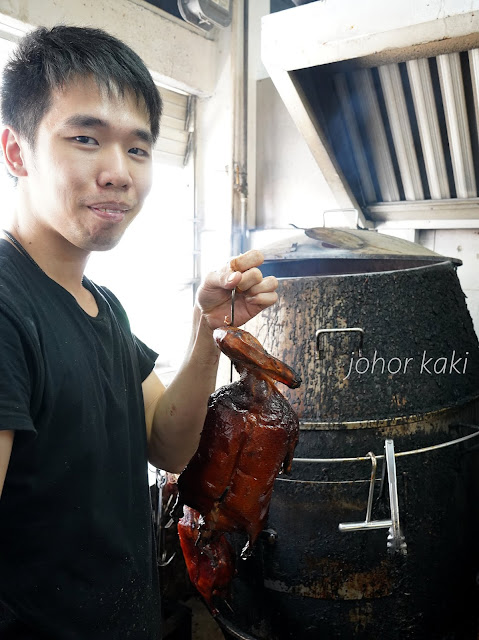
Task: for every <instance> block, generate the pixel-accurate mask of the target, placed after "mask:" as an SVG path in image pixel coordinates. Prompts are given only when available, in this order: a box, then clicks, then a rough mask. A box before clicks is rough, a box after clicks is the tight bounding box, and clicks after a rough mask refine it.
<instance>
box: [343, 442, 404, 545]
mask: <svg viewBox="0 0 479 640" xmlns="http://www.w3.org/2000/svg"><path fill="white" fill-rule="evenodd" d="M384 446H385V449H386V453H385V460H386V465H387V470H388V481H389V502H390V509H391V518H390V520H371V511H372V503H373V495H374V482H375V480H376V469H377V459H376V456H375V455H374V453H372V452H371V451H370V452H369V453H368V454H367V455H368V456H369V457H370V458H371V464H372V470H371V479H370V482H369V495H368V506H367V508H366V518H365V520H364V522H341V523H340V524H339V525H338V528H339V531H365V530H369V529H389V535H388V539H387V548H388V550H390V551H395V552H400V553H403V554H406V553H407V545H406V542H405V539H404V536H403V535H402V533H401V527H400V524H399V501H398V492H397V476H396V459H395V455H394V441H393V440H390V439H388V440H386V441H385V443H384Z"/></svg>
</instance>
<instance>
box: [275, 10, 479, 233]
mask: <svg viewBox="0 0 479 640" xmlns="http://www.w3.org/2000/svg"><path fill="white" fill-rule="evenodd" d="M262 58H263V62H264V64H265V66H266V68H267V70H268V72H269V74H270V76H271V78H272V80H273V82H274V84H275V86H276V88H277V90H278V92H279V94H280V95H281V97H282V99H283V101H284V103H285V105H286V107H287V108H288V110H289V112H290V114H291V116H292V117H293V120H294V121H295V123H296V125H297V126H298V128H299V130H300V132H301V133H302V135H303V136H304V138H305V140H306V142H307V143H308V145H309V148H310V150H311V152H312V153H313V156H314V157H315V159H316V161H317V163H318V165H319V167H320V169H321V170H322V172H323V174H324V176H325V177H326V179H327V180H328V183H329V185H330V187H331V189H332V191H333V193H334V195H335V198H336V201H337V204H338V208H339V209H344V210H346V209H356V210H357V211H358V214H359V221H360V225H361V226H369V227H374V226H376V227H377V226H383V227H385V228H387V227H388V226H412V227H413V228H428V227H429V228H440V227H455V228H459V227H462V228H468V227H469V228H477V227H479V198H478V185H479V104H478V101H479V0H470V1H469V2H467V3H465V2H464V1H463V0H461V1H458V0H428V1H427V2H425V1H416V2H413V1H411V0H410V1H408V2H404V1H403V2H394V3H390V2H388V3H385V2H384V0H368V1H367V2H361V3H358V2H357V0H342V1H341V2H337V1H336V0H320V1H318V2H313V3H310V4H307V5H304V6H299V7H296V8H293V9H289V10H286V11H282V12H279V13H275V14H271V15H269V16H266V17H265V18H263V24H262Z"/></svg>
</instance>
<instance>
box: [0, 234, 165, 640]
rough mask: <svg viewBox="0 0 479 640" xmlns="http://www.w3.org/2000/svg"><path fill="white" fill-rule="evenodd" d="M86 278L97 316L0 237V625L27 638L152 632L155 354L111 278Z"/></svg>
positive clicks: (156, 614)
mask: <svg viewBox="0 0 479 640" xmlns="http://www.w3.org/2000/svg"><path fill="white" fill-rule="evenodd" d="M85 286H86V287H87V288H88V289H89V290H90V291H91V293H92V294H93V295H94V297H95V299H96V301H97V304H98V308H99V313H98V316H97V317H95V318H92V317H91V316H89V315H88V314H87V313H85V312H84V311H83V309H82V308H81V307H80V306H79V305H78V304H77V302H76V300H75V299H74V298H73V296H71V295H70V294H69V293H68V292H67V291H66V290H65V289H63V287H61V286H59V285H58V284H57V283H56V282H54V281H53V280H51V279H50V278H49V277H48V276H46V275H45V274H44V273H43V272H42V271H41V270H40V269H39V268H37V267H36V266H35V265H34V264H32V263H31V262H30V261H29V260H28V259H27V258H26V257H24V256H23V255H21V254H20V253H19V252H18V251H17V250H16V249H15V248H14V247H13V246H11V245H10V244H9V243H8V242H6V241H5V240H0V429H14V430H15V439H14V444H13V450H12V454H11V458H10V463H9V467H8V471H7V476H6V479H5V485H4V490H3V495H2V497H1V498H0V603H3V604H0V637H3V636H2V634H1V629H2V617H3V619H4V625H5V624H6V623H5V620H6V619H8V618H15V619H17V620H20V621H22V623H24V624H27V625H29V626H31V627H32V629H34V630H35V633H36V634H38V635H32V636H31V637H32V638H36V637H39V638H40V637H45V638H48V640H67V639H68V640H73V639H75V640H80V639H81V640H87V639H88V640H96V639H97V638H98V639H100V638H101V639H106V638H108V639H109V640H113V639H116V638H118V639H120V638H121V639H123V638H131V639H134V640H137V639H138V640H140V639H141V640H143V639H144V640H157V638H159V637H160V631H159V629H160V605H159V589H158V584H157V573H156V569H155V567H156V563H155V562H154V540H153V535H152V521H151V509H150V498H149V491H148V472H147V452H146V445H147V443H146V430H145V417H144V409H143V398H142V392H141V383H142V381H143V380H144V379H145V378H146V377H147V376H148V374H149V373H150V372H151V370H152V369H153V366H154V362H155V359H156V354H155V353H154V352H153V351H151V350H150V349H148V347H146V346H145V345H144V344H143V343H141V342H140V341H139V340H138V339H137V338H136V337H135V336H133V335H132V333H131V331H130V327H129V323H128V319H127V317H126V314H125V312H124V310H123V308H122V307H121V305H120V303H119V302H118V300H117V299H116V298H115V297H114V296H113V295H112V294H111V292H109V291H108V290H106V289H104V288H101V287H98V286H96V285H94V284H93V283H91V282H90V281H88V280H87V279H85ZM2 610H3V613H2ZM42 634H43V635H42ZM5 637H6V636H5ZM12 637H15V636H12ZM18 637H23V636H20V635H19V636H18ZM25 637H30V636H25Z"/></svg>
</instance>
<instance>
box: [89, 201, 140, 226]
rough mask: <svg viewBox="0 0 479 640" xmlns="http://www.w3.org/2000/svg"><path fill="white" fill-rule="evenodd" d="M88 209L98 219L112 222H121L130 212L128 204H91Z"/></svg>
mask: <svg viewBox="0 0 479 640" xmlns="http://www.w3.org/2000/svg"><path fill="white" fill-rule="evenodd" d="M88 208H89V209H90V210H91V211H93V213H94V214H96V215H97V216H98V217H100V218H103V219H104V220H109V221H110V222H120V221H121V220H123V218H124V217H125V215H126V214H127V213H128V211H129V210H130V207H128V206H127V205H126V204H123V203H121V204H117V203H110V202H105V203H98V204H91V205H89V206H88Z"/></svg>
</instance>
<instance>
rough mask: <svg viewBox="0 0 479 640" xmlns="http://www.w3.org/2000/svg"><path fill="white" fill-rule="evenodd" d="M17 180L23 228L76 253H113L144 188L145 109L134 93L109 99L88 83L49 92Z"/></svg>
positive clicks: (147, 151)
mask: <svg viewBox="0 0 479 640" xmlns="http://www.w3.org/2000/svg"><path fill="white" fill-rule="evenodd" d="M24 159H25V166H26V169H27V173H28V175H27V176H26V177H25V178H23V179H22V180H21V188H22V190H23V195H24V198H23V203H24V206H25V207H26V209H27V212H28V215H30V216H33V218H32V219H31V220H30V223H33V224H34V225H35V226H37V228H38V225H40V227H42V228H43V229H44V230H45V231H47V232H51V231H54V232H56V233H58V234H59V235H61V236H62V237H63V238H64V239H65V240H67V242H69V243H70V244H71V245H74V246H75V247H77V248H80V249H83V250H86V251H94V250H106V249H110V248H112V247H114V246H115V245H116V244H117V243H118V241H119V240H120V238H121V236H122V235H123V233H124V231H125V229H126V228H127V227H128V225H129V224H130V223H131V222H132V220H133V219H134V218H135V216H136V215H137V214H138V212H139V211H140V209H141V207H142V205H143V202H144V200H145V198H146V196H147V194H148V192H149V190H150V187H151V168H152V142H151V132H150V125H149V120H148V115H147V112H146V108H144V105H143V104H142V103H141V102H140V103H138V102H137V100H136V97H135V95H134V94H131V93H126V94H125V95H124V96H123V97H121V96H119V95H117V94H113V95H108V93H107V92H106V90H103V89H100V88H99V87H98V85H97V84H96V83H95V81H94V80H93V79H90V78H86V79H85V78H79V79H77V80H76V81H72V82H70V83H69V84H67V85H66V86H65V88H64V89H63V90H56V91H55V92H54V93H53V95H52V103H51V106H50V109H49V110H48V112H47V113H46V114H45V116H44V117H43V119H42V120H41V122H40V125H39V127H38V131H37V137H36V141H35V145H34V148H31V147H30V146H29V145H25V146H24Z"/></svg>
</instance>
